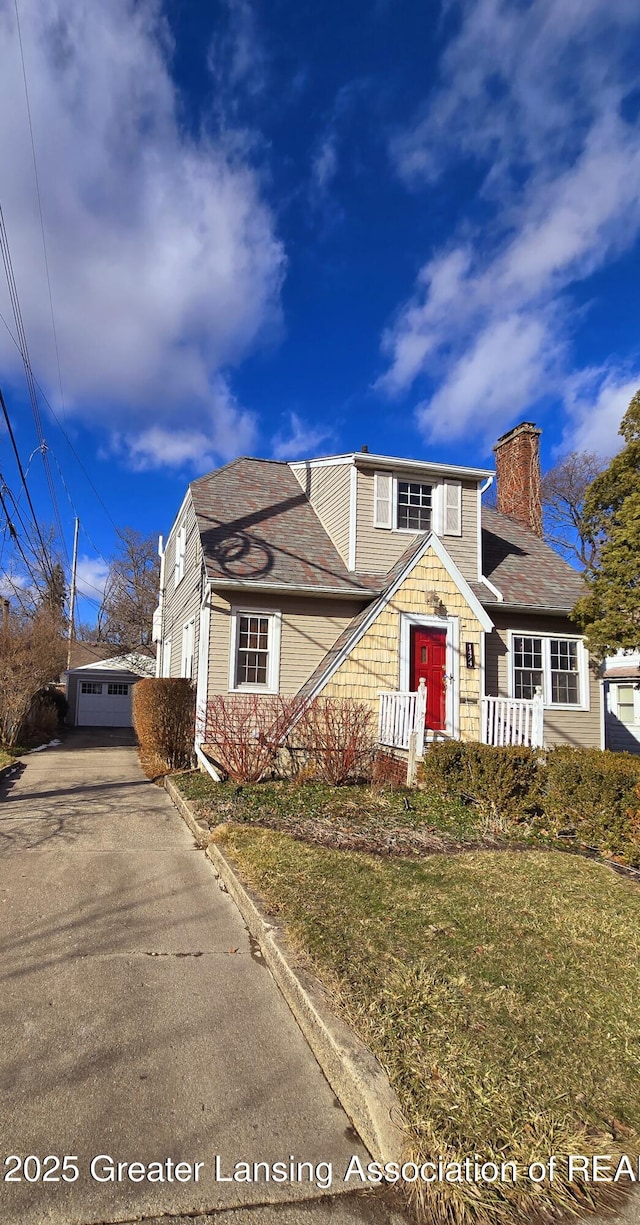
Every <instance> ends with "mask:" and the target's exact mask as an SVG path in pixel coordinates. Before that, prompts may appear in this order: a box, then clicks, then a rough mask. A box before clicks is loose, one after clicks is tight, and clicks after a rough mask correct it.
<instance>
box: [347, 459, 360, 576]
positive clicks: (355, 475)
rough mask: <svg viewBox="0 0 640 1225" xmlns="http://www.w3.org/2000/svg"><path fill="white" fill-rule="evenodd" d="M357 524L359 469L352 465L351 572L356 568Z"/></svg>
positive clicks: (349, 557) (350, 498) (350, 504)
mask: <svg viewBox="0 0 640 1225" xmlns="http://www.w3.org/2000/svg"><path fill="white" fill-rule="evenodd" d="M357 524H358V469H357V468H356V466H355V464H352V465H351V471H350V472H349V555H348V560H347V567H348V569H349V570H355V568H356V543H357V535H356V533H357Z"/></svg>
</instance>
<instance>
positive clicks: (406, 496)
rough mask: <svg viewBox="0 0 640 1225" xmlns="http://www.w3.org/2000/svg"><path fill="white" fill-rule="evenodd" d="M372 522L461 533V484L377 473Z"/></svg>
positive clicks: (393, 528) (406, 529) (403, 528)
mask: <svg viewBox="0 0 640 1225" xmlns="http://www.w3.org/2000/svg"><path fill="white" fill-rule="evenodd" d="M373 502H374V509H373V526H374V527H383V528H386V529H387V531H395V532H414V533H416V534H418V533H420V532H431V531H433V532H435V533H436V534H437V535H439V536H440V535H445V536H460V535H461V534H462V484H461V482H460V481H458V480H446V481H442V482H438V483H437V484H433V483H431V482H426V481H412V480H406V479H405V478H404V477H403V476H396V475H394V474H393V473H391V472H376V473H375V474H374V495H373Z"/></svg>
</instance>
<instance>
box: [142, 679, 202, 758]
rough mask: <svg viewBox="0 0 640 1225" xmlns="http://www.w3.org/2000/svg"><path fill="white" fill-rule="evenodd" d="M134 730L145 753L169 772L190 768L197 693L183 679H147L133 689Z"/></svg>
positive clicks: (189, 682) (189, 683)
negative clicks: (158, 759) (153, 756)
mask: <svg viewBox="0 0 640 1225" xmlns="http://www.w3.org/2000/svg"><path fill="white" fill-rule="evenodd" d="M133 726H134V729H135V733H136V736H137V737H138V744H139V745H140V748H141V749H142V751H143V753H150V754H153V755H155V756H156V757H159V758H160V760H161V761H162V762H164V764H165V765H166V766H168V767H169V769H170V770H180V769H183V768H185V767H188V766H189V765H190V764H191V754H192V752H193V741H194V735H195V690H194V688H193V685H192V683H191V681H188V680H184V679H183V678H180V677H157V678H156V677H147V678H145V680H141V681H138V682H137V683H136V684H135V685H134V686H133Z"/></svg>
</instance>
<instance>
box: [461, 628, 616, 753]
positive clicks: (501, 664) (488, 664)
mask: <svg viewBox="0 0 640 1225" xmlns="http://www.w3.org/2000/svg"><path fill="white" fill-rule="evenodd" d="M491 616H492V619H493V621H494V623H495V624H496V628H495V629H494V630H493V631H492V633H491V634H487V636H486V639H485V668H486V680H485V684H486V691H487V693H488V694H490V695H495V696H498V697H506V696H507V694H508V691H509V679H508V678H509V655H508V646H507V644H508V631H509V630H514V631H515V632H516V633H532V634H542V635H544V634H566V635H567V637H568V638H569V637H580V635H579V633H578V631H577V630H576V627H575V625H573V624H572V623H571V621H569V620H568V619H567V618H566V617H554V616H551V615H546V616H540V617H536V616H535V615H534V614H533V613H532V614H530V615H525V614H518V613H508V612H506V611H505V612H502V613H501V612H496V610H495V608H492V609H491ZM600 690H601V686H600V681H599V679H598V674H597V669H596V668H595V667H594V666H593V665H591V666H590V667H589V707H590V708H589V710H555V709H554V708H553V707H545V711H544V740H545V744H546V745H548V746H549V747H554V746H555V745H559V744H569V745H576V746H578V747H582V748H596V749H598V748H600V701H601V692H600Z"/></svg>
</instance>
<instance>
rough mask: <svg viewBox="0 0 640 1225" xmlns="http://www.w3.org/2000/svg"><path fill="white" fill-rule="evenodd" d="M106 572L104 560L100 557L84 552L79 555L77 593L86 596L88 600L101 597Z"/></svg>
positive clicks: (106, 567) (107, 571) (107, 570)
mask: <svg viewBox="0 0 640 1225" xmlns="http://www.w3.org/2000/svg"><path fill="white" fill-rule="evenodd" d="M108 573H109V567H108V566H107V564H106V562H104V561H101V560H100V558H95V557H87V556H86V554H84V555H81V556H80V557H79V558H78V567H77V580H76V581H77V591H78V595H80V596H86V597H87V599H90V600H100V599H102V594H103V592H104V585H105V583H106V581H107V574H108Z"/></svg>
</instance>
